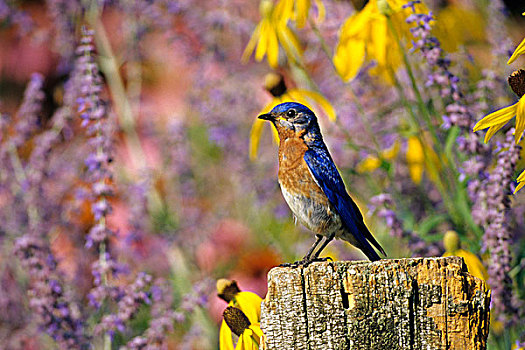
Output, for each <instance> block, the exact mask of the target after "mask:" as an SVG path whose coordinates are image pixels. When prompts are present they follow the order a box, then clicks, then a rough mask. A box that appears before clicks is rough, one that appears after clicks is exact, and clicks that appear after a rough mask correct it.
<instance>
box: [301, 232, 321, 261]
mask: <svg viewBox="0 0 525 350" xmlns="http://www.w3.org/2000/svg"><path fill="white" fill-rule="evenodd" d="M315 238H317V239H316V241H315V243H314V244H313V245H312V247H310V250H308V253H306V255H305V256H304V258H303V260H302V261H308V260H310V256H311V255H312V253H313V252H314V250H315V248H316V247H317V246H318V245H319V243H320V242H321V240H322V239H323V236H321V235H315Z"/></svg>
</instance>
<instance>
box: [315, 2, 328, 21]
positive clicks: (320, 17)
mask: <svg viewBox="0 0 525 350" xmlns="http://www.w3.org/2000/svg"><path fill="white" fill-rule="evenodd" d="M315 5H316V6H317V22H318V23H321V22H323V21H324V19H325V17H326V8H325V7H324V4H323V2H322V1H321V0H315Z"/></svg>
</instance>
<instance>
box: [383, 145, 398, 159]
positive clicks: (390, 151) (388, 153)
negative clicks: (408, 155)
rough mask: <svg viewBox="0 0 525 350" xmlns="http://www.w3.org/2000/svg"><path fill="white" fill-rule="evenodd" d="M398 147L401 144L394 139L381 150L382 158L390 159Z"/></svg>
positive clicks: (395, 153) (394, 155) (396, 152)
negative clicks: (388, 145) (388, 146)
mask: <svg viewBox="0 0 525 350" xmlns="http://www.w3.org/2000/svg"><path fill="white" fill-rule="evenodd" d="M400 148H401V144H400V143H399V141H398V140H396V141H395V142H394V144H393V145H392V146H391V147H390V148H387V149H385V150H384V151H382V152H381V156H383V158H385V159H386V160H392V159H394V158H395V157H396V156H397V154H398V153H399V149H400Z"/></svg>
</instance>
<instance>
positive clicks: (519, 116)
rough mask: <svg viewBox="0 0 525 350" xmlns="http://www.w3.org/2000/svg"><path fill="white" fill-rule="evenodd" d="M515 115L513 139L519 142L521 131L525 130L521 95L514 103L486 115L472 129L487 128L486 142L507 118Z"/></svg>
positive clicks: (523, 103) (524, 108) (524, 112)
mask: <svg viewBox="0 0 525 350" xmlns="http://www.w3.org/2000/svg"><path fill="white" fill-rule="evenodd" d="M514 116H516V131H515V133H514V139H515V141H516V143H518V142H519V140H520V138H521V135H522V134H523V131H525V98H523V96H522V97H521V98H520V99H519V101H518V102H516V103H515V104H513V105H511V106H508V107H504V108H501V109H498V110H497V111H495V112H492V113H490V114H489V115H486V116H485V117H484V118H483V119H481V120H480V121H478V122H477V123H476V125H474V131H478V130H482V129H486V128H489V130H488V131H487V133H486V134H485V142H488V141H489V140H490V139H491V137H492V136H494V134H495V133H496V132H497V131H498V130H499V129H501V128H502V127H503V126H504V125H505V124H507V122H508V121H509V120H511V119H512V118H514Z"/></svg>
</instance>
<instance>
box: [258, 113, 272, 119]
mask: <svg viewBox="0 0 525 350" xmlns="http://www.w3.org/2000/svg"><path fill="white" fill-rule="evenodd" d="M257 118H259V119H263V120H270V121H273V120H275V117H274V116H273V115H272V114H271V113H265V114H261V115H260V116H258V117H257Z"/></svg>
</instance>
